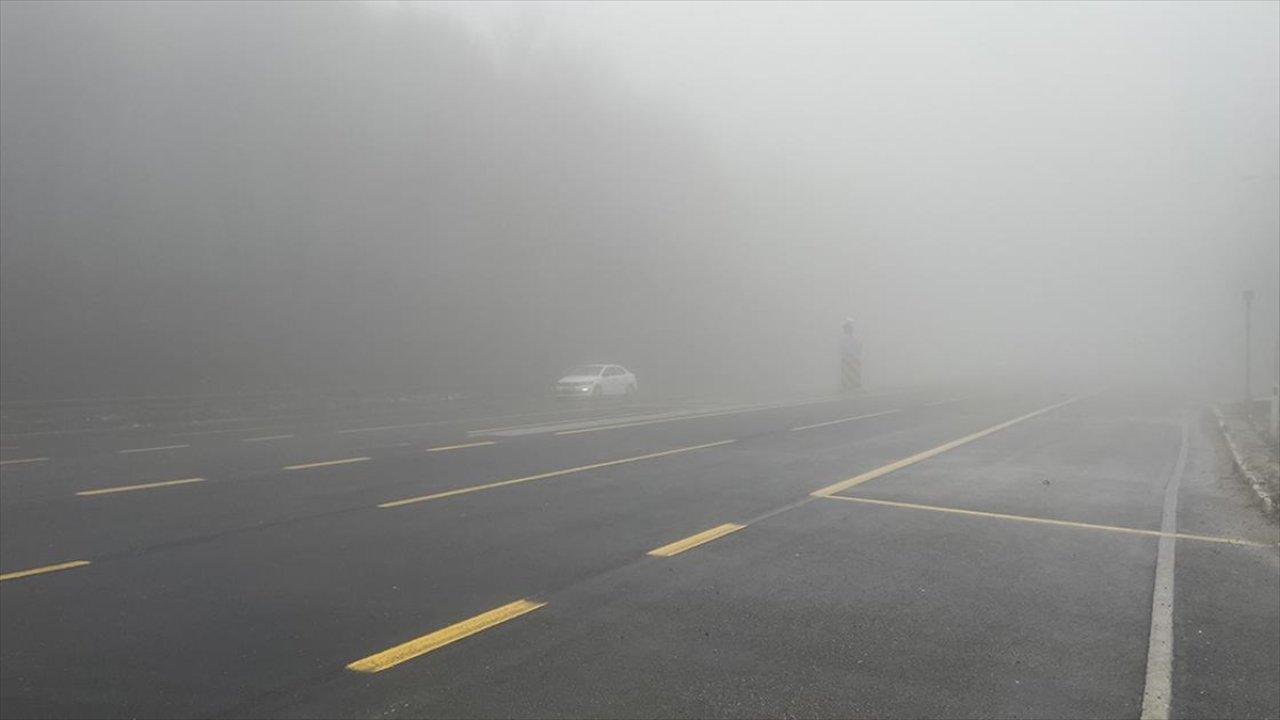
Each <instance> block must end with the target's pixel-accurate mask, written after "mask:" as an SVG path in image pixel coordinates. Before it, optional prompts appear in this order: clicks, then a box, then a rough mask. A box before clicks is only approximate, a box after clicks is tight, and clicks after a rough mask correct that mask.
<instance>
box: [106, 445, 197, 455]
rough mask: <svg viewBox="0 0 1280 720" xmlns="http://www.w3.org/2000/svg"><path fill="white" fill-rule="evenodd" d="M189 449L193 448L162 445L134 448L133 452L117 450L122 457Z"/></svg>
mask: <svg viewBox="0 0 1280 720" xmlns="http://www.w3.org/2000/svg"><path fill="white" fill-rule="evenodd" d="M187 447H191V446H190V445H160V446H159V447H145V448H133V449H131V450H117V451H116V452H118V453H120V454H121V455H128V454H129V453H144V452H156V451H159V450H177V449H178V448H187Z"/></svg>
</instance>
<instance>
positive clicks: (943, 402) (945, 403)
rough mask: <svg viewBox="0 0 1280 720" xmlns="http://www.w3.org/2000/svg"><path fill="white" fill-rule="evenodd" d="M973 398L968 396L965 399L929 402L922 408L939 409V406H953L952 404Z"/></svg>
mask: <svg viewBox="0 0 1280 720" xmlns="http://www.w3.org/2000/svg"><path fill="white" fill-rule="evenodd" d="M971 397H973V396H972V395H966V396H964V397H957V398H951V399H950V400H936V401H934V402H927V403H925V404H923V405H921V406H920V407H938V406H939V405H949V404H951V403H956V402H960V401H962V400H968V399H969V398H971Z"/></svg>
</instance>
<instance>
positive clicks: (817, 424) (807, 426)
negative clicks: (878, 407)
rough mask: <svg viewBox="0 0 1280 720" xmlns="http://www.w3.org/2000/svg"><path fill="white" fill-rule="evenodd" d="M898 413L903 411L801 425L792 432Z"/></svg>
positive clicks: (888, 411)
mask: <svg viewBox="0 0 1280 720" xmlns="http://www.w3.org/2000/svg"><path fill="white" fill-rule="evenodd" d="M896 412H902V410H901V409H898V410H885V411H883V412H875V413H871V414H869V415H855V416H853V417H847V418H840V419H839V420H828V421H826V422H820V423H814V424H812V425H801V426H800V427H793V428H791V432H798V431H800V430H812V429H814V428H820V427H826V426H828V425H839V424H840V423H847V422H853V421H854V420H866V419H868V418H873V417H880V416H881V415H892V414H894V413H896Z"/></svg>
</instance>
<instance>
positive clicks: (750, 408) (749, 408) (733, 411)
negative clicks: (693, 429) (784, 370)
mask: <svg viewBox="0 0 1280 720" xmlns="http://www.w3.org/2000/svg"><path fill="white" fill-rule="evenodd" d="M849 399H852V398H848V397H844V396H838V397H834V398H823V399H818V400H800V401H796V402H788V403H773V404H768V405H740V406H734V407H732V408H730V409H728V410H716V411H712V412H702V413H690V414H683V415H681V416H679V417H672V418H664V419H660V420H643V421H641V422H629V423H620V424H613V425H603V426H600V427H588V428H581V429H575V430H561V431H559V432H557V433H556V434H557V435H578V434H580V433H589V432H600V431H602V430H616V429H619V428H629V427H637V426H640V425H655V424H657V423H668V422H676V421H677V420H698V419H701V418H709V417H721V416H724V415H740V414H742V413H749V412H759V411H761V410H779V409H782V408H789V407H799V406H803V405H821V404H824V403H833V402H840V401H842V400H849Z"/></svg>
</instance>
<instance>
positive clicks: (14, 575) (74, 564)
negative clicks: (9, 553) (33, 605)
mask: <svg viewBox="0 0 1280 720" xmlns="http://www.w3.org/2000/svg"><path fill="white" fill-rule="evenodd" d="M88 564H89V561H88V560H72V561H71V562H64V563H58V564H57V565H45V566H43V567H38V568H31V569H30V570H14V571H13V572H7V573H4V574H3V575H0V580H17V579H18V578H23V577H27V576H29V575H43V574H45V573H51V572H58V571H59V570H70V569H71V568H78V567H84V566H85V565H88Z"/></svg>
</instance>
